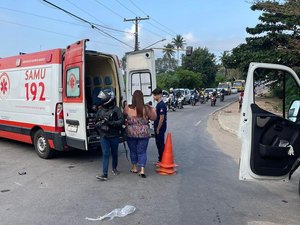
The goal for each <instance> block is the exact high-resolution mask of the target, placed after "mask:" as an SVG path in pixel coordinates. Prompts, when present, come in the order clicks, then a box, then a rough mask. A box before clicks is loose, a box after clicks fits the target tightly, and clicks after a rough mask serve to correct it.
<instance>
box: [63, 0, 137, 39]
mask: <svg viewBox="0 0 300 225" xmlns="http://www.w3.org/2000/svg"><path fill="white" fill-rule="evenodd" d="M65 1H67V2H69V3H70V4H72V5H73V6H75V7H76V8H77V9H79V10H80V11H82V12H84V13H86V14H87V15H89V16H91V17H92V18H94V19H95V20H97V21H99V20H98V18H96V17H95V16H94V15H92V14H90V13H89V12H87V11H85V10H84V9H82V8H80V7H79V6H77V5H76V4H75V3H73V2H71V1H70V0H65ZM99 22H100V23H102V22H101V21H99ZM93 24H95V25H97V26H100V27H103V28H106V29H110V30H114V31H118V32H122V33H127V34H132V35H133V33H130V32H126V31H123V30H118V29H115V28H110V27H108V26H105V24H104V23H102V24H103V25H99V24H96V23H93Z"/></svg>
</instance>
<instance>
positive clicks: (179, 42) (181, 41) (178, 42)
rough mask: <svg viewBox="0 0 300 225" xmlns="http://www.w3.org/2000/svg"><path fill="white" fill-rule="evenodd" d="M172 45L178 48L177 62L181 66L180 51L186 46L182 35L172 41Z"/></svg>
mask: <svg viewBox="0 0 300 225" xmlns="http://www.w3.org/2000/svg"><path fill="white" fill-rule="evenodd" d="M172 44H173V45H174V46H175V47H176V50H177V61H178V65H179V49H182V48H183V47H184V46H185V45H186V41H185V40H184V38H183V37H182V36H181V35H180V34H178V35H176V37H175V38H173V39H172Z"/></svg>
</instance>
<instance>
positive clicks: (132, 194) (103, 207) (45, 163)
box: [0, 95, 300, 225]
mask: <svg viewBox="0 0 300 225" xmlns="http://www.w3.org/2000/svg"><path fill="white" fill-rule="evenodd" d="M236 99H237V95H232V96H226V97H225V102H223V103H220V102H219V101H218V102H217V105H216V107H211V106H210V105H209V104H204V105H199V103H198V104H197V105H196V106H194V107H193V106H190V105H188V106H185V108H184V109H181V110H178V111H176V112H169V113H168V131H169V132H171V135H172V146H173V153H174V159H175V163H176V164H178V165H179V166H178V168H177V170H178V173H177V174H176V175H174V176H161V175H158V174H156V172H155V166H154V165H153V164H152V162H154V161H156V159H157V152H156V151H157V150H156V147H155V143H154V140H153V139H151V140H150V144H149V148H148V164H147V167H146V174H147V175H148V176H147V178H146V179H143V178H140V177H139V176H137V175H136V174H132V173H130V172H129V169H130V164H129V163H128V162H127V160H126V157H125V151H124V147H123V146H122V145H120V147H119V151H120V155H119V167H118V168H119V170H120V171H121V174H120V175H118V176H113V175H111V174H110V175H109V181H107V182H101V181H98V180H97V179H96V178H95V175H96V174H97V173H100V168H101V155H100V154H99V152H67V153H62V154H59V156H58V157H57V158H55V159H51V160H44V159H40V158H39V157H38V156H37V155H36V153H35V152H34V150H33V146H31V145H27V144H23V143H17V142H14V141H9V140H5V139H0V224H1V225H2V224H3V225H19V224H22V225H36V224H43V225H46V224H49V225H50V224H51V225H56V224H57V225H58V224H59V225H62V224H74V225H77V224H78V225H82V224H100V223H103V224H118V225H119V224H142V225H144V224H145V225H146V224H147V225H148V224H153V225H160V224H161V225H166V224H174V225H175V224H178V225H181V224H189V225H192V224H203V225H210V224H212V225H213V224H226V225H235V224H236V225H241V224H251V225H254V224H299V218H300V216H299V208H300V199H299V196H298V195H297V185H296V184H295V183H292V184H293V185H287V184H285V183H278V182H277V183H276V184H274V183H273V184H269V183H257V182H241V181H239V180H238V165H237V162H236V161H235V160H234V159H232V158H231V157H230V156H229V155H228V154H225V153H224V152H223V150H222V148H220V147H218V146H217V145H216V144H215V142H214V141H213V139H212V137H211V135H210V134H209V133H208V132H207V129H206V128H207V120H208V118H209V115H210V114H211V113H212V112H213V111H215V110H217V109H218V108H220V107H221V106H224V105H226V104H228V103H229V102H231V101H233V100H236ZM217 135H219V133H218V134H217ZM224 138H226V135H224ZM230 144H231V143H230V140H229V142H228V145H230ZM22 172H26V174H24V175H19V173H21V174H22ZM125 205H133V206H135V207H136V211H135V212H134V213H133V214H131V215H128V216H126V217H123V218H115V219H113V220H112V221H103V222H99V221H88V220H86V219H85V218H86V217H91V218H97V217H99V216H102V215H104V214H106V213H108V212H110V211H111V210H113V209H115V208H122V207H124V206H125ZM258 221H266V222H269V223H263V222H258Z"/></svg>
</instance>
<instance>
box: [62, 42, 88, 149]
mask: <svg viewBox="0 0 300 225" xmlns="http://www.w3.org/2000/svg"><path fill="white" fill-rule="evenodd" d="M86 41H87V40H81V41H78V42H76V43H74V44H72V45H69V46H68V47H67V48H66V52H65V59H64V66H63V110H64V124H65V132H66V140H67V145H68V146H70V147H74V148H77V149H82V150H88V143H87V129H86V102H85V96H84V85H85V84H84V82H85V77H84V76H85V68H84V65H85V64H84V61H85V46H86Z"/></svg>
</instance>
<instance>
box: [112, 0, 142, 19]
mask: <svg viewBox="0 0 300 225" xmlns="http://www.w3.org/2000/svg"><path fill="white" fill-rule="evenodd" d="M115 1H116V2H118V3H119V4H120V5H121V6H123V7H124V8H125V9H127V10H128V11H129V12H131V13H133V15H135V16H136V15H137V14H136V13H135V12H133V11H132V10H131V9H129V8H128V7H127V6H126V5H124V4H123V3H121V2H120V1H119V0H115Z"/></svg>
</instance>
